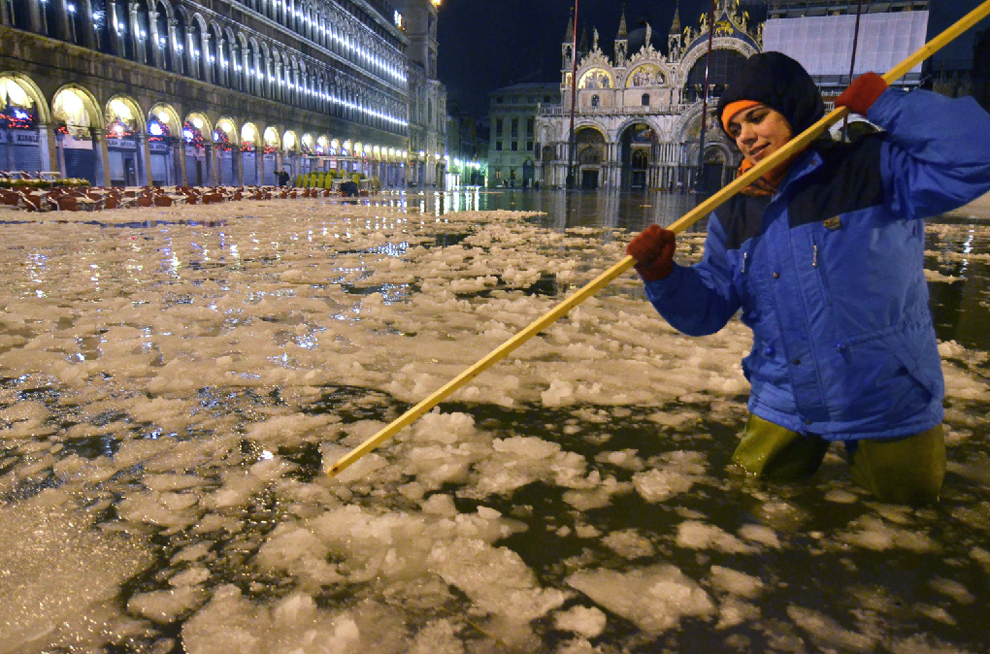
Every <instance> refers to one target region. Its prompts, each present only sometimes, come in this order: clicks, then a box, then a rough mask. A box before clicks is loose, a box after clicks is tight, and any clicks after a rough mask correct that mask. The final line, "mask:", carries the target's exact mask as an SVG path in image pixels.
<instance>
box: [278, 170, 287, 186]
mask: <svg viewBox="0 0 990 654" xmlns="http://www.w3.org/2000/svg"><path fill="white" fill-rule="evenodd" d="M278 185H279V186H288V185H289V173H287V172H286V171H285V168H283V169H282V170H280V171H278Z"/></svg>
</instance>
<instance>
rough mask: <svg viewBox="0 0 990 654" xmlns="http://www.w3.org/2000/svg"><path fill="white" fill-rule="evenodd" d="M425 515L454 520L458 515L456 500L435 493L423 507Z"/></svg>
mask: <svg viewBox="0 0 990 654" xmlns="http://www.w3.org/2000/svg"><path fill="white" fill-rule="evenodd" d="M422 508H423V513H429V514H431V515H436V516H442V517H445V518H452V517H453V516H455V515H457V507H456V506H454V498H453V497H451V496H450V495H445V494H443V493H435V494H433V495H431V496H430V497H429V499H427V500H426V501H425V502H423V505H422Z"/></svg>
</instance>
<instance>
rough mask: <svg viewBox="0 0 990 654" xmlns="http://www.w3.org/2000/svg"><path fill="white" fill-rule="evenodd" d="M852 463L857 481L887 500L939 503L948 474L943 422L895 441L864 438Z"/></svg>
mask: <svg viewBox="0 0 990 654" xmlns="http://www.w3.org/2000/svg"><path fill="white" fill-rule="evenodd" d="M851 466H852V478H853V481H855V482H856V483H857V484H859V485H860V486H862V487H863V488H865V489H866V490H868V491H870V492H871V493H873V494H874V495H875V496H876V497H877V498H878V499H880V500H882V501H884V502H892V503H896V504H911V505H920V504H933V503H935V502H938V497H939V493H941V491H942V479H943V478H944V477H945V434H944V431H943V429H942V425H938V426H937V427H934V428H932V429H929V430H928V431H925V432H922V433H920V434H917V435H915V436H909V437H907V438H900V439H897V440H892V441H876V440H861V441H859V443H858V444H857V446H856V450H855V452H853V455H852V461H851Z"/></svg>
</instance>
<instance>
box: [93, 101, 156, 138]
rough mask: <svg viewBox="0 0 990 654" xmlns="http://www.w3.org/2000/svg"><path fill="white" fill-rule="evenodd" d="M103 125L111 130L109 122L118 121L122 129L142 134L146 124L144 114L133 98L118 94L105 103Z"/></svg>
mask: <svg viewBox="0 0 990 654" xmlns="http://www.w3.org/2000/svg"><path fill="white" fill-rule="evenodd" d="M103 113H104V124H105V125H106V127H107V129H108V130H109V129H110V128H111V122H117V121H119V123H120V126H121V127H123V128H124V129H127V130H129V131H132V132H135V133H144V131H145V128H146V124H145V118H144V112H143V111H142V110H141V107H140V106H139V105H138V103H137V101H135V100H134V99H133V98H131V97H129V96H127V95H123V94H118V95H115V96H113V97H112V98H110V99H109V100H108V101H107V104H106V106H105V107H104V110H103Z"/></svg>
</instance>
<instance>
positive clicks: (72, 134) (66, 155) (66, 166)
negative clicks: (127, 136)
mask: <svg viewBox="0 0 990 654" xmlns="http://www.w3.org/2000/svg"><path fill="white" fill-rule="evenodd" d="M52 121H53V122H54V123H56V124H57V125H58V127H57V133H58V149H59V160H60V167H61V168H62V172H63V173H64V174H65V175H66V176H67V177H78V178H82V179H87V180H89V181H90V183H92V184H95V185H99V186H104V185H109V183H110V176H109V171H108V169H107V161H106V159H105V158H104V155H103V149H102V147H97V145H98V144H99V143H101V142H103V141H104V139H105V136H104V125H103V111H102V109H101V108H100V106H99V103H98V102H97V101H96V98H95V97H94V96H93V94H92V93H90V92H89V90H88V89H85V88H83V87H81V86H79V85H77V84H66V85H65V86H63V87H61V88H60V89H58V91H56V92H55V94H54V95H53V96H52Z"/></svg>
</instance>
